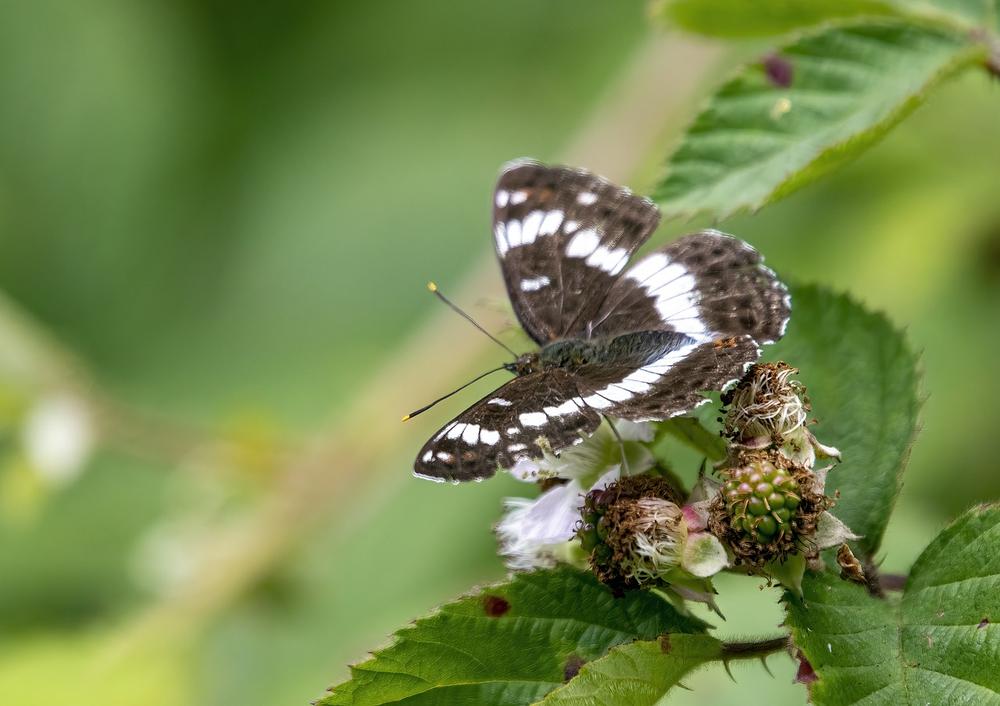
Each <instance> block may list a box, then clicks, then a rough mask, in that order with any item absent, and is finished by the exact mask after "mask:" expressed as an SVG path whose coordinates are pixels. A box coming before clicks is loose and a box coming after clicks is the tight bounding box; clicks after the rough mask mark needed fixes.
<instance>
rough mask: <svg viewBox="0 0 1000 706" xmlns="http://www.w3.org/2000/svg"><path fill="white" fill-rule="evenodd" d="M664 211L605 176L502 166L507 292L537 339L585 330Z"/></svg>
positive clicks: (498, 227)
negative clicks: (603, 299) (661, 211)
mask: <svg viewBox="0 0 1000 706" xmlns="http://www.w3.org/2000/svg"><path fill="white" fill-rule="evenodd" d="M659 220H660V214H659V211H658V210H657V208H656V206H655V205H654V204H653V203H652V202H651V201H650V200H649V199H646V198H642V197H640V196H636V195H635V194H633V193H632V192H630V191H629V190H628V189H625V188H623V187H620V186H616V185H614V184H612V183H610V182H608V181H606V180H605V179H602V178H601V177H598V176H595V175H593V174H590V173H587V172H584V171H581V170H577V169H569V168H566V167H549V166H546V165H543V164H538V163H537V162H529V161H520V162H514V163H511V164H510V165H508V166H507V167H506V168H505V169H504V171H503V172H502V173H501V175H500V178H499V180H498V182H497V186H496V190H495V192H494V201H493V234H494V242H495V245H496V252H497V255H498V257H499V259H500V266H501V269H502V270H503V276H504V281H505V282H506V285H507V292H508V294H509V295H510V300H511V304H512V305H513V307H514V312H515V314H516V315H517V318H518V319H519V320H520V322H521V325H522V326H523V327H524V329H525V331H527V333H528V335H529V336H531V338H532V339H534V340H535V341H536V342H537V343H540V344H543V345H544V344H545V343H548V342H550V341H554V340H557V339H561V338H572V337H585V336H587V335H588V328H587V327H588V325H589V324H590V323H591V322H592V321H593V319H594V317H595V316H596V315H597V313H598V311H599V309H600V307H601V302H602V298H603V295H604V294H605V293H607V291H608V290H609V289H610V288H611V286H612V285H613V284H614V282H615V280H617V279H618V275H619V274H620V273H621V271H622V270H623V269H624V268H625V266H626V264H627V263H628V260H629V258H630V257H631V255H632V253H633V252H635V250H636V249H637V248H638V247H639V246H640V245H642V243H644V242H645V241H646V239H647V238H649V235H650V234H651V233H652V232H653V231H654V230H655V229H656V226H657V224H658V223H659Z"/></svg>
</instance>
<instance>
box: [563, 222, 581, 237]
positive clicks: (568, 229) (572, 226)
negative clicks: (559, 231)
mask: <svg viewBox="0 0 1000 706" xmlns="http://www.w3.org/2000/svg"><path fill="white" fill-rule="evenodd" d="M579 227H580V222H579V221H566V223H565V224H563V233H565V234H566V235H573V233H575V232H576V231H577V229H578V228H579Z"/></svg>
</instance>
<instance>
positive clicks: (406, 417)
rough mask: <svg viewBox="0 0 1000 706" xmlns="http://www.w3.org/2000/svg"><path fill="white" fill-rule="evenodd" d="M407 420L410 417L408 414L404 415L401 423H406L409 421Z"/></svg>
mask: <svg viewBox="0 0 1000 706" xmlns="http://www.w3.org/2000/svg"><path fill="white" fill-rule="evenodd" d="M409 418H410V415H409V414H407V415H405V416H404V417H403V421H404V422H405V421H408V420H409Z"/></svg>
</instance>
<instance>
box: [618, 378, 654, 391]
mask: <svg viewBox="0 0 1000 706" xmlns="http://www.w3.org/2000/svg"><path fill="white" fill-rule="evenodd" d="M631 377H632V376H631V375H629V376H628V377H627V378H625V379H624V380H622V381H621V382H620V383H618V387H624V388H625V389H626V390H628V391H629V392H634V393H636V394H642V393H643V392H646V391H648V390H649V389H650V388H651V387H653V386H652V385H650V384H649V383H648V382H642V381H640V380H632V379H630V378H631Z"/></svg>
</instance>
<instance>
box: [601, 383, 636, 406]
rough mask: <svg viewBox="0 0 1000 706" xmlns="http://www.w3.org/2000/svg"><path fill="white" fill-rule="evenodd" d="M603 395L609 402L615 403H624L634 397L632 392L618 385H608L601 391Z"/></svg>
mask: <svg viewBox="0 0 1000 706" xmlns="http://www.w3.org/2000/svg"><path fill="white" fill-rule="evenodd" d="M601 394H602V395H603V396H604V397H607V398H608V399H609V400H613V401H615V402H624V401H625V400H630V399H632V397H633V395H632V393H631V392H629V391H628V390H626V389H625V388H623V387H621V386H620V385H617V384H611V385H608V386H607V387H605V388H604V389H603V390H601Z"/></svg>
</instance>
